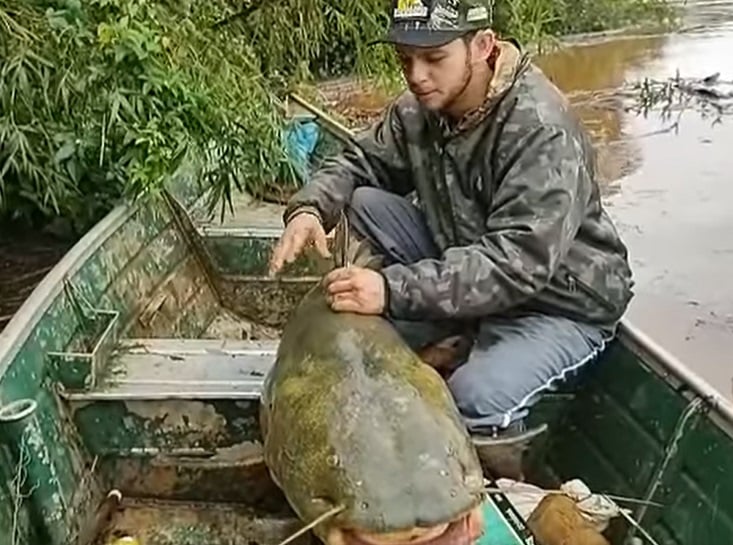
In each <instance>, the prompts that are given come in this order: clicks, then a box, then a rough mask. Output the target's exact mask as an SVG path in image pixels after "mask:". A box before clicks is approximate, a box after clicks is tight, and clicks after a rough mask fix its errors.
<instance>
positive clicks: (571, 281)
mask: <svg viewBox="0 0 733 545" xmlns="http://www.w3.org/2000/svg"><path fill="white" fill-rule="evenodd" d="M567 281H568V286H569V287H570V293H575V292H576V288H577V287H579V288H580V289H581V291H583V292H585V293H586V294H587V295H589V296H590V297H591V298H593V299H595V300H596V302H598V303H599V304H600V305H603V306H604V307H605V308H606V309H607V310H609V311H611V312H616V310H617V309H616V305H614V304H613V303H610V302H609V301H608V300H607V299H606V298H605V297H603V296H602V295H601V294H600V293H598V292H597V291H596V290H594V289H593V288H592V287H590V286H589V285H587V284H586V283H585V282H583V281H582V280H580V279H579V278H577V277H576V276H575V275H574V274H573V273H571V272H568V273H567Z"/></svg>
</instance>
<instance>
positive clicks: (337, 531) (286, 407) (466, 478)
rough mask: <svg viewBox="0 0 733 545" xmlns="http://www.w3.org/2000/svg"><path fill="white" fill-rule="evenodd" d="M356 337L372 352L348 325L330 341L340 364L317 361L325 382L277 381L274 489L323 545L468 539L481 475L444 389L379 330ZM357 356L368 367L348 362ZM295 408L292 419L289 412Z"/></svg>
mask: <svg viewBox="0 0 733 545" xmlns="http://www.w3.org/2000/svg"><path fill="white" fill-rule="evenodd" d="M367 329H369V328H367ZM363 334H364V335H365V336H368V337H371V338H372V343H371V347H370V343H369V342H365V338H364V337H363V336H362V334H361V333H360V334H358V335H357V334H356V333H355V332H354V330H353V329H352V330H351V331H348V329H342V330H341V331H340V332H339V333H337V334H336V335H334V337H333V342H335V343H337V344H340V348H339V350H338V352H339V356H340V357H339V362H338V365H333V366H329V365H327V364H325V363H324V362H323V361H321V362H320V363H321V365H320V366H319V369H320V368H323V369H324V371H323V373H324V374H323V376H322V377H318V376H317V375H318V374H319V373H320V371H311V372H310V373H309V374H308V375H307V376H306V375H301V376H300V377H297V378H293V379H291V380H289V381H287V382H283V383H282V386H281V388H280V389H279V390H278V393H279V394H280V395H281V396H283V395H284V396H287V397H288V401H287V403H286V402H285V401H284V399H283V398H282V397H281V398H280V402H281V403H278V402H277V400H276V402H275V403H274V410H275V413H276V414H274V415H273V416H275V417H276V418H275V420H279V421H282V422H285V421H287V423H288V425H287V426H286V425H284V424H283V425H279V426H277V427H276V429H277V432H276V430H275V429H274V428H270V430H269V431H270V432H271V435H270V437H269V441H271V443H270V444H271V445H273V446H274V445H278V446H279V448H277V449H276V448H272V449H270V450H269V451H268V452H270V455H271V456H272V457H271V459H270V463H269V465H270V467H271V468H272V469H274V470H275V474H274V477H275V479H276V482H277V483H278V485H279V486H280V488H281V489H282V490H283V491H284V492H285V495H286V497H287V498H288V501H289V503H290V505H291V506H292V507H293V508H294V510H295V512H296V513H297V514H298V515H299V517H300V518H301V519H302V520H304V521H306V522H308V521H319V522H318V523H317V524H314V525H313V528H312V529H313V532H314V533H315V534H316V535H317V536H318V537H319V538H320V539H321V540H322V541H323V542H325V543H326V544H327V545H470V544H472V543H474V542H475V540H476V539H477V538H478V537H479V536H480V535H481V534H482V532H483V521H482V520H481V503H482V501H483V498H484V491H485V488H484V477H483V473H482V470H481V465H480V463H479V460H478V456H477V453H476V450H475V447H474V445H473V443H472V441H471V439H470V436H469V434H468V432H467V430H466V428H465V426H464V424H463V422H462V419H461V418H460V416H459V414H458V411H457V409H456V407H455V405H454V403H453V400H452V397H451V394H450V392H449V391H448V389H447V386H446V385H445V383H444V381H443V379H442V378H441V377H440V375H439V374H438V373H437V372H436V371H435V370H434V369H433V368H431V367H430V366H428V365H425V364H423V363H421V362H419V359H418V358H417V357H416V356H414V355H413V353H411V352H409V351H407V350H406V349H404V348H402V347H401V345H392V346H391V347H390V348H387V346H388V344H389V343H379V342H376V341H374V339H375V338H376V337H382V340H384V337H385V333H384V332H380V334H379V335H375V336H372V335H368V332H363ZM375 345H379V348H377V347H376V346H375ZM364 347H366V351H365V350H364ZM357 353H358V354H359V355H358V358H366V360H368V361H367V362H365V361H366V360H365V361H362V362H361V363H360V364H354V365H351V364H350V361H353V360H351V358H350V355H349V354H357ZM355 357H356V356H355ZM387 362H390V363H387ZM392 363H394V365H392ZM324 382H328V387H323V384H324ZM298 383H302V384H300V385H298V386H296V384H298ZM315 384H319V385H321V387H323V389H322V390H321V391H322V392H328V394H327V395H320V396H319V395H317V394H315V392H316V391H318V388H316V387H315V386H314V385H315ZM308 385H310V387H309V386H308ZM295 392H298V395H297V397H296V396H295ZM300 392H302V395H301V394H300ZM290 396H293V397H290ZM296 407H297V411H298V414H299V415H300V418H299V419H296V418H295V412H293V415H292V416H290V417H286V415H285V414H284V412H283V411H290V410H293V411H295V408H296ZM278 412H279V414H277V413H278ZM278 417H279V418H278ZM273 432H276V435H277V436H275V435H272V433H273Z"/></svg>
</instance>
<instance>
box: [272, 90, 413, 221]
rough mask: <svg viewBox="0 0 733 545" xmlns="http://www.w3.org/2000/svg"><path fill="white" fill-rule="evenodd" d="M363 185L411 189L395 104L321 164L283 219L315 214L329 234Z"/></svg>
mask: <svg viewBox="0 0 733 545" xmlns="http://www.w3.org/2000/svg"><path fill="white" fill-rule="evenodd" d="M398 100H399V99H398ZM362 185H369V186H374V187H379V188H383V189H386V190H389V191H392V192H394V193H397V194H400V195H406V194H407V193H409V192H410V191H411V190H412V188H413V186H412V182H411V175H410V171H409V163H408V159H407V144H406V141H405V134H404V125H403V119H402V118H401V115H400V111H399V109H398V102H397V101H395V102H393V103H392V104H391V105H390V106H389V107H388V109H387V111H386V113H385V116H384V118H383V119H382V120H381V121H379V122H377V123H375V124H374V125H373V126H372V127H371V128H369V129H368V130H366V131H364V132H362V133H360V134H358V135H356V136H355V137H354V138H353V140H352V141H351V143H350V144H348V145H347V146H346V147H345V149H344V150H343V151H342V152H341V153H339V154H338V155H336V156H335V157H331V158H328V159H326V160H325V161H324V164H323V165H322V166H321V168H319V169H318V170H317V171H316V173H315V174H314V175H313V178H312V179H311V180H310V181H309V182H308V183H307V184H306V185H305V186H304V187H303V188H302V189H300V190H299V191H298V192H297V193H296V194H295V195H293V197H292V198H291V199H290V201H289V202H288V204H287V206H286V208H285V212H284V214H283V220H284V222H285V223H286V224H287V222H288V221H289V219H291V218H292V217H293V216H294V215H295V214H296V213H298V212H300V211H310V212H313V213H317V215H318V216H319V217H320V219H321V222H322V223H323V226H324V228H325V229H326V231H329V230H331V229H332V228H333V227H334V226H335V225H336V223H337V222H338V218H339V213H340V212H341V210H342V209H343V208H344V206H345V205H346V204H347V203H348V202H349V201H350V200H351V195H352V193H353V192H354V189H356V188H357V187H359V186H362Z"/></svg>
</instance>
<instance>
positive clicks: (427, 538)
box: [328, 506, 484, 545]
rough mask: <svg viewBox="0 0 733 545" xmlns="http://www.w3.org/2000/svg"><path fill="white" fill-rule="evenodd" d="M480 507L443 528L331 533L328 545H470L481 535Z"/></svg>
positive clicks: (482, 523)
mask: <svg viewBox="0 0 733 545" xmlns="http://www.w3.org/2000/svg"><path fill="white" fill-rule="evenodd" d="M483 526H484V521H483V516H482V513H481V506H478V507H476V508H474V509H473V510H471V511H470V512H469V513H467V514H465V515H463V516H462V517H460V518H458V519H456V520H454V521H453V522H447V523H444V524H437V525H435V526H431V527H430V528H413V529H410V530H405V531H401V532H390V533H383V534H372V533H368V532H362V531H354V530H342V529H338V528H334V529H333V530H331V532H330V535H329V539H328V545H471V544H472V543H475V542H476V540H477V539H478V538H479V537H481V535H482V534H483V530H484V528H483Z"/></svg>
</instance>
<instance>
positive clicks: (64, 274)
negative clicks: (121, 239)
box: [0, 203, 140, 381]
mask: <svg viewBox="0 0 733 545" xmlns="http://www.w3.org/2000/svg"><path fill="white" fill-rule="evenodd" d="M139 207H140V203H134V204H130V203H126V204H120V205H117V206H116V207H115V208H113V209H112V210H111V211H110V212H109V213H108V214H107V215H106V216H105V217H104V218H102V219H101V220H100V221H99V223H97V224H96V225H95V226H94V227H92V228H91V229H90V230H89V231H87V232H86V234H84V236H82V237H81V238H80V239H79V240H78V241H77V242H76V243H75V244H74V245H73V246H72V247H71V248H70V249H69V251H68V252H66V253H65V254H64V256H63V257H62V258H61V259H60V260H59V261H58V263H56V265H54V267H53V268H52V269H51V270H50V271H49V272H48V273H47V274H46V276H44V277H43V280H41V281H40V282H39V283H38V285H37V286H36V287H35V289H34V290H33V291H32V292H31V294H30V295H29V296H28V298H27V299H26V300H25V301H24V302H23V304H22V305H21V306H20V308H18V310H17V311H16V313H15V314H14V315H13V317H12V318H11V319H10V321H9V322H8V323H7V325H6V326H5V329H4V330H3V331H2V332H0V381H2V379H3V377H4V376H5V373H6V372H7V371H8V368H9V367H10V365H11V363H12V362H13V361H14V359H15V357H16V356H17V355H18V352H19V351H20V350H21V348H22V347H23V345H24V344H25V343H26V342H27V341H28V339H29V338H30V335H31V333H32V332H33V331H34V330H35V328H36V327H37V326H38V324H39V322H40V321H41V319H42V318H43V317H44V316H45V314H46V312H48V309H49V308H50V307H51V305H52V304H53V303H54V301H56V298H57V297H58V296H59V295H60V294H61V292H62V291H63V289H64V279H65V278H70V277H72V276H74V275H75V274H76V273H77V272H78V271H79V270H81V268H82V267H83V266H84V264H85V263H86V262H87V261H88V260H89V258H90V257H91V256H93V255H94V253H95V252H96V251H98V250H99V249H100V248H101V247H102V245H103V244H104V243H105V242H106V241H107V240H108V239H109V238H110V237H111V236H112V235H113V234H114V233H115V232H116V231H117V229H119V228H120V227H121V226H122V225H124V224H125V223H126V222H127V221H128V220H129V219H130V218H131V217H133V216H134V215H135V213H136V212H137V211H138V210H139Z"/></svg>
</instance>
